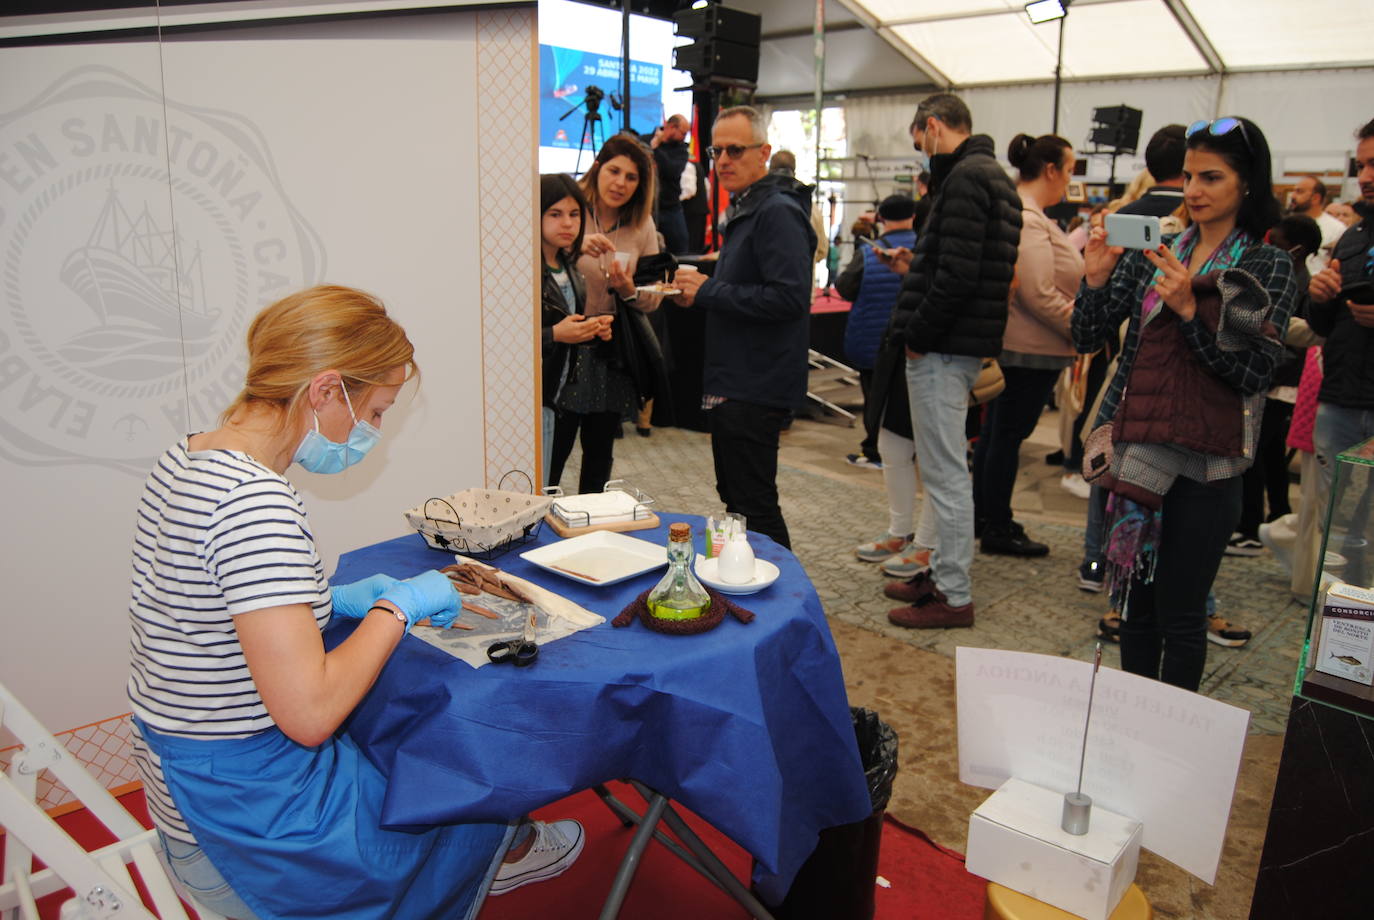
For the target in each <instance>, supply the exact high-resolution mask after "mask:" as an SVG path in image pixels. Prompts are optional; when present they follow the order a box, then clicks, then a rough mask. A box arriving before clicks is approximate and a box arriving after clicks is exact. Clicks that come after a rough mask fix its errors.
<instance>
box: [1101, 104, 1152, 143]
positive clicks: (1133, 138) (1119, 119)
mask: <svg viewBox="0 0 1374 920" xmlns="http://www.w3.org/2000/svg"><path fill="white" fill-rule="evenodd" d="M1140 114H1141V113H1140V109H1133V108H1131V107H1130V106H1128V105H1113V106H1105V107H1102V108H1096V109H1093V128H1092V133H1091V134H1089V135H1088V140H1090V141H1092V142H1093V143H1094V144H1096V145H1098V146H1099V147H1114V148H1116V149H1117V150H1122V151H1128V152H1130V153H1135V149H1136V146H1137V145H1138V144H1139V143H1140Z"/></svg>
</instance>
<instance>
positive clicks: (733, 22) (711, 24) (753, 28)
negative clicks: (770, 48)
mask: <svg viewBox="0 0 1374 920" xmlns="http://www.w3.org/2000/svg"><path fill="white" fill-rule="evenodd" d="M673 21H674V22H676V23H677V30H676V31H677V34H678V35H681V36H684V37H686V38H696V39H702V38H708V39H709V38H718V37H719V38H724V39H726V40H728V41H732V42H735V43H736V44H739V45H753V46H754V47H755V48H757V47H758V44H759V36H760V35H761V34H762V30H761V24H762V21H763V20H762V17H760V16H759V15H758V14H757V13H746V12H744V11H743V10H732V9H730V8H729V7H728V6H704V7H702V8H701V9H695V10H681V11H679V12H677V13H674V14H673Z"/></svg>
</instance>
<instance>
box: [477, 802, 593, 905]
mask: <svg viewBox="0 0 1374 920" xmlns="http://www.w3.org/2000/svg"><path fill="white" fill-rule="evenodd" d="M533 824H534V834H535V837H534V843H533V845H531V846H530V849H529V852H528V853H526V854H525V855H524V856H522V857H521V858H520V859H517V860H516V861H515V862H509V863H502V864H501V868H499V869H497V870H496V878H495V879H494V880H493V881H492V883H491V889H490V890H489V891H488V892H487V894H489V895H498V894H505V893H506V892H508V891H514V890H515V889H517V888H520V887H522V886H524V885H529V884H531V883H533V882H542V881H545V880H547V879H551V878H556V877H557V876H560V875H562V874H563V873H564V872H567V871H568V869H570V868H571V867H572V864H573V863H574V862H576V861H577V857H578V855H579V854H581V852H582V846H583V844H585V843H586V842H587V834H586V832H585V831H583V830H582V825H581V824H579V823H578V822H576V821H574V820H572V819H571V818H569V819H567V820H564V821H550V822H544V821H535V822H533Z"/></svg>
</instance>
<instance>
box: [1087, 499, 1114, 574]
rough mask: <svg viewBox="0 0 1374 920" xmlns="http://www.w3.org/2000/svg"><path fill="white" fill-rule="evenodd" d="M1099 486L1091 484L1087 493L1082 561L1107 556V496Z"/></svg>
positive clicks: (1095, 559)
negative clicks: (1104, 544)
mask: <svg viewBox="0 0 1374 920" xmlns="http://www.w3.org/2000/svg"><path fill="white" fill-rule="evenodd" d="M1108 494H1109V493H1108V492H1107V490H1106V489H1104V488H1102V487H1101V486H1096V485H1095V486H1093V487H1092V490H1091V491H1090V492H1089V493H1088V523H1087V526H1085V527H1084V528H1083V561H1084V562H1101V561H1103V560H1104V559H1106V558H1107V547H1105V546H1103V545H1102V544H1103V543H1104V542H1105V541H1106V539H1107V535H1106V533H1105V530H1106V527H1107V496H1108Z"/></svg>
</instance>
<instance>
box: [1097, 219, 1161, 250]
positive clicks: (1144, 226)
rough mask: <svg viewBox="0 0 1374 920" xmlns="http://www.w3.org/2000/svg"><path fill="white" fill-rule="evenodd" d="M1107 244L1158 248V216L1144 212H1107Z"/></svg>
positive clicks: (1136, 247) (1135, 247) (1159, 238)
mask: <svg viewBox="0 0 1374 920" xmlns="http://www.w3.org/2000/svg"><path fill="white" fill-rule="evenodd" d="M1106 226H1107V245H1108V246H1120V247H1122V248H1123V249H1158V248H1159V245H1160V240H1161V237H1162V234H1161V233H1160V230H1159V218H1158V217H1149V216H1146V215H1144V214H1108V215H1107V221H1106Z"/></svg>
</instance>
